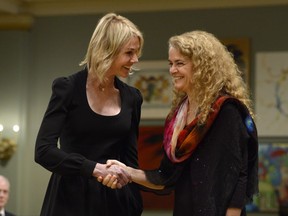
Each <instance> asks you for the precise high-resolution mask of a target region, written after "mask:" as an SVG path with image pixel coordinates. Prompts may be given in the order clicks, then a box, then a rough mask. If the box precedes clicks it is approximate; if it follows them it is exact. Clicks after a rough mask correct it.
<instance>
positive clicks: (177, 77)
mask: <svg viewBox="0 0 288 216" xmlns="http://www.w3.org/2000/svg"><path fill="white" fill-rule="evenodd" d="M183 78H184V77H183V76H174V77H173V80H174V81H177V80H180V79H183Z"/></svg>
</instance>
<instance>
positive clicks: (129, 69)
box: [124, 66, 132, 71]
mask: <svg viewBox="0 0 288 216" xmlns="http://www.w3.org/2000/svg"><path fill="white" fill-rule="evenodd" d="M124 68H125V69H126V70H128V71H131V70H132V66H131V67H128V66H124Z"/></svg>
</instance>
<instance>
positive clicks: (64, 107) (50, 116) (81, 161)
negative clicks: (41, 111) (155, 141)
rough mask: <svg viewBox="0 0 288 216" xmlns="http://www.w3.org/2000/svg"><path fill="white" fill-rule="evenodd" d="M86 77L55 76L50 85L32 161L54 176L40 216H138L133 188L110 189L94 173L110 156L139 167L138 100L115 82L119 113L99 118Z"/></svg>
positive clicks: (139, 202)
mask: <svg viewBox="0 0 288 216" xmlns="http://www.w3.org/2000/svg"><path fill="white" fill-rule="evenodd" d="M87 73H88V72H87V70H83V71H81V72H78V73H76V74H73V75H71V76H69V77H61V78H57V79H55V81H54V82H53V85H52V96H51V99H50V101H49V105H48V108H47V110H46V113H45V116H44V118H43V121H42V124H41V127H40V130H39V133H38V136H37V140H36V146H35V161H36V162H37V163H39V164H40V165H42V166H43V167H44V168H46V169H47V170H49V171H51V172H52V176H51V178H50V181H49V185H48V188H47V192H46V195H45V199H44V203H43V206H42V210H41V216H66V215H67V216H68V215H69V216H74V215H75V216H76V215H77V216H79V215H81V216H82V215H83V216H84V215H85V216H95V215H103V216H104V215H105V216H114V215H125V216H126V215H127V216H137V215H141V212H142V199H141V196H140V193H139V190H138V188H137V186H136V185H135V184H129V185H127V186H125V187H123V189H121V190H112V189H110V188H108V187H104V186H103V185H102V184H101V183H99V182H98V181H97V180H96V179H95V178H93V177H92V172H93V170H94V168H95V165H96V163H98V162H100V163H104V162H106V160H107V159H113V158H114V159H117V160H120V161H122V162H123V163H125V164H127V165H129V166H132V167H135V168H136V167H138V154H137V137H138V127H139V121H140V107H141V103H142V96H141V94H140V92H139V91H138V90H137V89H135V88H133V87H130V86H128V85H127V84H125V83H123V82H122V81H120V80H119V79H118V78H115V86H116V88H118V89H119V92H120V97H121V111H120V113H119V114H117V115H114V116H103V115H99V114H97V113H95V112H94V111H93V110H92V109H91V108H90V106H89V104H88V101H87V96H86V81H87ZM58 142H59V148H58V146H57V143H58Z"/></svg>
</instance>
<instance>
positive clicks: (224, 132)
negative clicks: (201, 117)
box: [210, 103, 249, 209]
mask: <svg viewBox="0 0 288 216" xmlns="http://www.w3.org/2000/svg"><path fill="white" fill-rule="evenodd" d="M210 141H211V142H214V143H219V144H218V147H217V148H218V149H219V150H220V149H223V150H222V151H221V152H222V153H221V154H222V155H219V157H220V158H219V161H221V167H222V168H221V170H219V171H220V172H221V173H218V176H219V179H218V180H217V182H216V183H215V185H222V187H223V189H222V191H219V192H220V193H221V194H225V195H224V196H223V199H224V200H225V199H227V198H228V206H227V207H234V208H240V209H243V208H244V207H245V203H246V191H247V179H248V174H247V166H248V147H247V146H248V144H249V134H248V132H247V129H246V127H245V124H244V120H243V117H242V114H241V111H240V110H239V108H238V107H237V106H235V104H230V103H226V104H224V105H223V107H222V109H221V111H220V112H219V114H218V117H217V119H216V120H215V124H214V125H213V130H211V133H210ZM230 167H231V168H230ZM225 173H227V174H225ZM220 175H221V176H223V177H220ZM225 176H226V177H225ZM223 180H225V182H224V183H223V182H221V181H223ZM211 181H215V180H211ZM219 196H220V194H219ZM225 202H226V201H225ZM223 203H224V201H223Z"/></svg>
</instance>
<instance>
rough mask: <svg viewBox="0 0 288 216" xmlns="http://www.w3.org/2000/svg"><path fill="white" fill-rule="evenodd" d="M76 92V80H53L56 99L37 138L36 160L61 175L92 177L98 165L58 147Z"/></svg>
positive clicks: (52, 101) (54, 97)
mask: <svg viewBox="0 0 288 216" xmlns="http://www.w3.org/2000/svg"><path fill="white" fill-rule="evenodd" d="M73 91H74V85H73V77H69V78H68V77H61V78H57V79H55V80H54V81H53V84H52V96H51V98H50V101H49V104H48V107H47V110H46V112H45V115H44V118H43V120H42V123H41V126H40V129H39V132H38V135H37V138H36V145H35V161H36V162H37V163H39V164H40V165H42V166H43V167H44V168H46V169H47V170H49V171H51V172H55V173H58V174H60V175H83V176H87V177H91V175H92V172H93V170H94V167H95V165H96V162H94V161H90V160H87V159H86V158H85V157H83V156H82V155H80V154H76V153H71V154H68V153H66V152H64V151H62V150H61V149H59V148H58V146H57V143H58V139H59V137H60V134H61V131H62V128H63V127H64V124H65V120H66V117H67V114H68V112H69V105H70V103H71V100H72V96H73Z"/></svg>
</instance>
